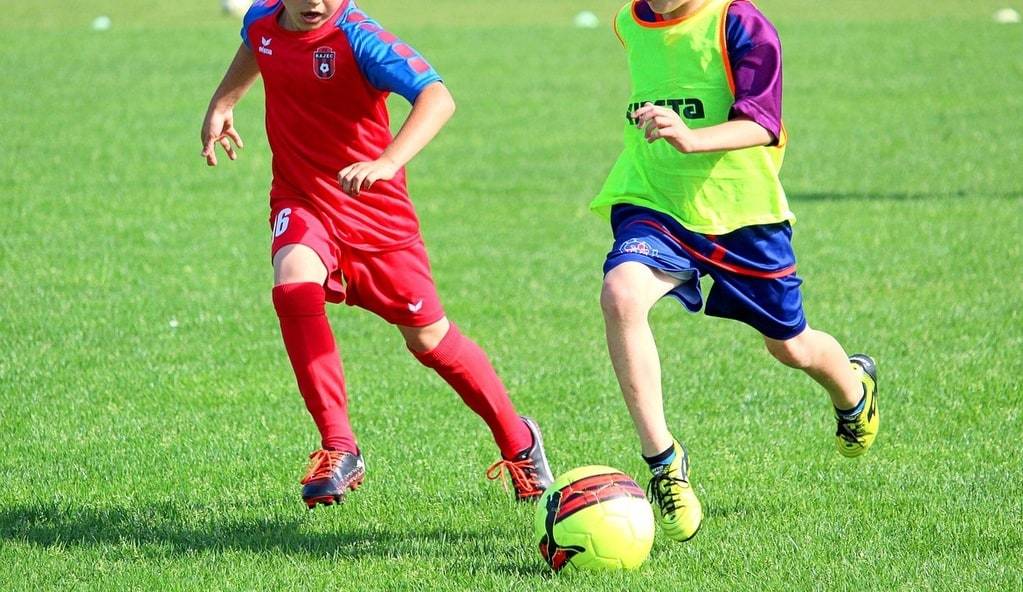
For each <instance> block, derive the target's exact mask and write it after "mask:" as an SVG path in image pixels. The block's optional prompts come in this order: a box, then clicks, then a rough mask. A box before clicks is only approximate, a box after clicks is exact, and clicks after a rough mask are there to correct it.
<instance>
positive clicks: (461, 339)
mask: <svg viewBox="0 0 1023 592" xmlns="http://www.w3.org/2000/svg"><path fill="white" fill-rule="evenodd" d="M412 355H414V356H415V357H416V359H417V360H419V361H420V362H421V363H422V364H423V365H424V366H427V367H429V368H433V369H434V370H436V371H437V374H439V375H440V377H441V378H443V379H444V380H445V381H447V383H448V384H450V385H451V388H453V389H455V392H457V393H458V395H459V396H460V397H462V400H463V401H465V404H466V405H468V406H469V408H470V409H472V410H473V411H475V412H476V415H479V416H480V417H481V418H482V419H483V421H485V422H487V426H488V427H490V431H491V433H493V435H494V441H495V442H497V447H498V448H500V449H501V455H502V456H503V457H505V458H508V459H510V458H514V457H515V456H516V455H518V454H519V453H521V452H522V451H523V450H525V449H527V448H529V447H530V446H532V444H533V434H532V433H531V432H530V431H529V428H527V427H526V424H525V423H524V422H523V421H522V418H520V417H519V415H518V414H517V413H516V412H515V407H514V406H513V405H512V402H511V400H510V399H508V391H506V390H505V388H504V384H502V383H501V379H500V378H498V377H497V373H496V372H494V367H493V366H492V365H491V364H490V360H489V359H488V358H487V354H485V353H484V352H483V350H482V349H480V346H478V345H476V343H475V342H473V341H472V340H471V339H469V338H467V337H465V336H464V335H462V334H461V333H460V332H459V331H458V327H456V326H455V325H454V324H452V325H451V328H450V329H448V332H447V335H445V336H444V338H443V339H441V341H440V343H439V344H438V345H437V347H435V348H433V349H432V350H430V351H428V352H425V353H419V352H412Z"/></svg>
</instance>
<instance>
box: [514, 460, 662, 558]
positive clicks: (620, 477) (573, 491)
mask: <svg viewBox="0 0 1023 592" xmlns="http://www.w3.org/2000/svg"><path fill="white" fill-rule="evenodd" d="M533 540H534V541H535V543H536V546H537V547H538V548H539V549H540V556H541V557H543V559H544V561H546V562H547V565H549V566H550V567H551V569H553V570H554V571H561V570H562V569H568V570H572V569H576V570H604V569H634V568H636V567H639V565H640V564H641V563H643V562H644V561H645V560H646V558H647V556H648V555H650V547H651V546H652V545H653V544H654V514H653V511H651V509H650V504H649V503H648V502H647V500H646V495H644V493H643V490H642V489H641V488H640V487H639V485H637V484H636V482H635V481H633V480H632V478H631V477H629V476H628V475H626V474H625V473H622V472H621V471H619V470H617V469H612V468H611V467H601V466H589V467H580V468H578V469H573V470H571V471H569V472H567V473H565V474H564V475H561V476H560V477H559V478H558V479H557V480H555V481H554V483H553V484H552V485H551V486H550V487H548V488H547V490H546V491H544V493H543V496H541V497H540V501H539V503H538V504H537V507H536V517H535V518H534V520H533Z"/></svg>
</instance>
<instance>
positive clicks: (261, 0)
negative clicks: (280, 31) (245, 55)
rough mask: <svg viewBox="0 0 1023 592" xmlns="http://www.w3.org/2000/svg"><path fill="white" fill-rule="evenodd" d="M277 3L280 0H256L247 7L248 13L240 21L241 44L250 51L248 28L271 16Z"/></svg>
mask: <svg viewBox="0 0 1023 592" xmlns="http://www.w3.org/2000/svg"><path fill="white" fill-rule="evenodd" d="M279 3H280V0H257V1H256V2H254V3H253V4H252V6H251V7H249V11H248V12H246V13H245V19H244V20H242V43H244V44H245V47H248V48H249V49H252V44H251V43H249V27H251V26H252V23H254V22H256V21H258V20H259V19H261V18H263V17H264V16H267V15H269V14H273V12H274V11H275V10H277V5H278V4H279Z"/></svg>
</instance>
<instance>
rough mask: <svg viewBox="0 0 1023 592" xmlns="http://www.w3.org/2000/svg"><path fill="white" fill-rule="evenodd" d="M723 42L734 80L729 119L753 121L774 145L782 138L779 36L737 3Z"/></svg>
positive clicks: (730, 13)
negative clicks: (767, 134)
mask: <svg viewBox="0 0 1023 592" xmlns="http://www.w3.org/2000/svg"><path fill="white" fill-rule="evenodd" d="M725 38H726V42H727V44H728V59H729V61H730V62H731V64H732V78H733V79H734V80H735V103H734V104H733V105H732V111H731V113H730V114H729V116H728V118H729V119H736V118H739V117H746V118H749V119H752V120H753V121H755V122H757V123H758V124H760V125H761V126H763V128H764V129H766V130H767V131H769V132H771V134H772V135H773V136H774V143H775V144H777V143H778V138H780V137H781V134H782V123H781V41H780V40H779V39H778V32H777V31H775V29H774V26H773V25H772V24H771V22H770V21H768V20H767V17H765V16H764V15H763V13H761V12H760V11H759V10H757V8H756V7H755V6H753V4H752V3H750V2H747V1H745V0H737V1H736V2H733V3H732V5H731V6H730V7H729V8H728V20H727V21H726V23H725Z"/></svg>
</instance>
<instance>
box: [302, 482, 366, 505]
mask: <svg viewBox="0 0 1023 592" xmlns="http://www.w3.org/2000/svg"><path fill="white" fill-rule="evenodd" d="M365 478H366V477H365V476H362V477H359V478H358V479H356V480H354V481H352V482H351V483H349V484H348V487H347V488H345V491H343V492H341V493H336V494H334V495H320V496H316V497H304V498H302V501H304V502H305V505H306V507H308V508H309V509H310V510H312V509H315V508H316V506H333V505H335V504H338V505H339V504H341V503H343V502H344V501H345V494H346V493H348V492H349V491H355V490H356V489H358V488H359V486H360V485H362V481H363V480H364V479H365Z"/></svg>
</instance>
